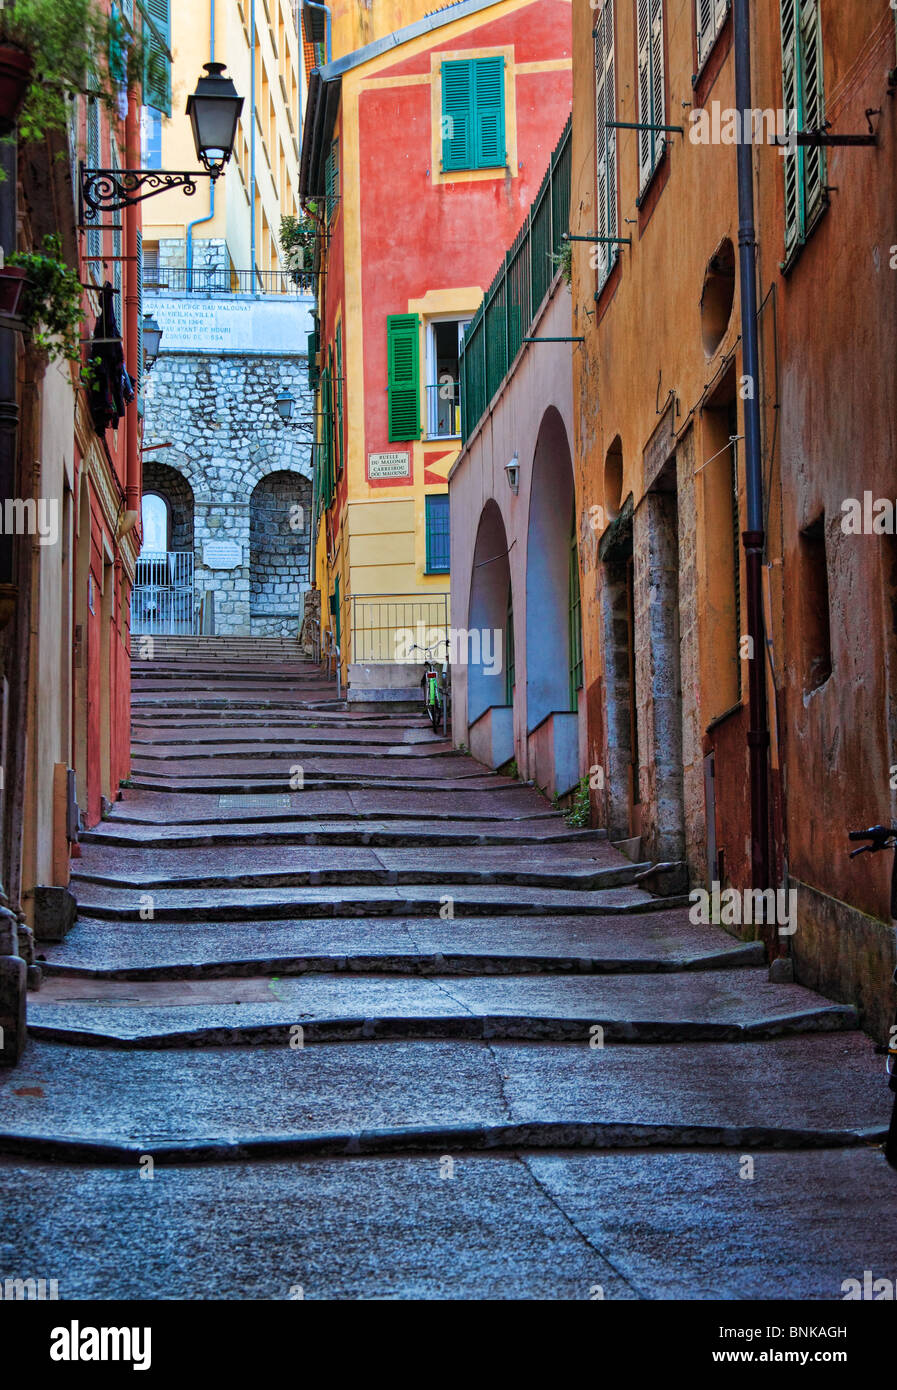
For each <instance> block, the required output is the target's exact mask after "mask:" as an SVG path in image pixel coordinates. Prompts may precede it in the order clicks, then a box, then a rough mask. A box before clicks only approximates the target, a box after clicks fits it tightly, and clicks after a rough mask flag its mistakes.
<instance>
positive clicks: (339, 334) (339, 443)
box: [336, 323, 343, 478]
mask: <svg viewBox="0 0 897 1390" xmlns="http://www.w3.org/2000/svg"><path fill="white" fill-rule="evenodd" d="M342 473H343V325H342V324H341V323H338V324H337V326H336V476H337V477H338V478H341V477H342Z"/></svg>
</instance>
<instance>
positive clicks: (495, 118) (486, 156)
mask: <svg viewBox="0 0 897 1390" xmlns="http://www.w3.org/2000/svg"><path fill="white" fill-rule="evenodd" d="M473 77H474V82H473V96H474V103H473V104H474V120H475V124H476V158H475V164H476V167H477V169H491V168H494V167H495V166H496V165H504V164H505V162H506V158H505V60H504V58H502V57H500V56H499V57H497V58H477V59H476V61H475V62H474V69H473Z"/></svg>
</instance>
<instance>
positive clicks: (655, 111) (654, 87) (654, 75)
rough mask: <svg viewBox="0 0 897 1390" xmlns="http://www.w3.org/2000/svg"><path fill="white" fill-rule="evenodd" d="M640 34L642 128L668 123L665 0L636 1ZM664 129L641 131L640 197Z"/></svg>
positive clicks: (661, 145) (655, 162) (659, 150)
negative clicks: (664, 37)
mask: <svg viewBox="0 0 897 1390" xmlns="http://www.w3.org/2000/svg"><path fill="white" fill-rule="evenodd" d="M636 4H637V9H636V19H637V25H636V29H637V37H638V119H639V125H640V126H642V127H646V126H648V127H650V126H662V125H665V124H666V99H665V94H664V83H663V0H636ZM664 139H665V137H664V132H663V131H662V130H651V129H644V128H643V129H641V130H639V132H638V187H639V196H641V194H642V193H643V192H644V191H645V188H646V187H647V185H648V183H649V181H650V179H651V175H652V174H653V173H654V170H655V169H656V168H657V166H658V164H659V163H660V157H661V155H662V154H663V151H664Z"/></svg>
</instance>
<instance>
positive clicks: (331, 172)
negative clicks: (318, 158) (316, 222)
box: [324, 140, 339, 221]
mask: <svg viewBox="0 0 897 1390" xmlns="http://www.w3.org/2000/svg"><path fill="white" fill-rule="evenodd" d="M324 193H325V198H326V205H327V219H328V221H329V220H330V219H331V218H332V217H334V216H335V214H336V210H337V208H338V206H339V141H338V140H334V141H333V143H332V145H331V146H330V149H329V150H328V152H327V159H326V160H325V162H324Z"/></svg>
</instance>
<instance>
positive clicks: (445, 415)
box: [427, 381, 461, 439]
mask: <svg viewBox="0 0 897 1390" xmlns="http://www.w3.org/2000/svg"><path fill="white" fill-rule="evenodd" d="M427 434H428V436H429V437H430V439H458V438H459V437H460V434H461V383H460V381H441V382H438V383H437V384H436V385H435V386H428V387H427Z"/></svg>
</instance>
